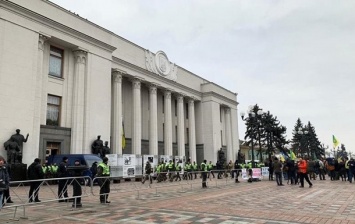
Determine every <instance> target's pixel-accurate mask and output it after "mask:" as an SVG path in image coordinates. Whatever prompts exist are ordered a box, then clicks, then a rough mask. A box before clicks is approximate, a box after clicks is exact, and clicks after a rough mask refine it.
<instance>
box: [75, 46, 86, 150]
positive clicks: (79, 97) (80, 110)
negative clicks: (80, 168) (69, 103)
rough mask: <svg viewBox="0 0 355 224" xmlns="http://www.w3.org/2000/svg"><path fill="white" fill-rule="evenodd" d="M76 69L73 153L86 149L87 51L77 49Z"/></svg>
mask: <svg viewBox="0 0 355 224" xmlns="http://www.w3.org/2000/svg"><path fill="white" fill-rule="evenodd" d="M73 52H74V58H75V71H74V87H73V91H74V93H73V97H74V99H73V118H72V132H71V133H72V139H71V153H72V154H81V153H83V151H84V142H83V140H84V108H85V105H84V104H85V100H84V99H85V98H84V97H85V86H84V84H85V65H86V57H87V52H86V51H83V50H75V51H73Z"/></svg>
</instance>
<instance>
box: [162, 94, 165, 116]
mask: <svg viewBox="0 0 355 224" xmlns="http://www.w3.org/2000/svg"><path fill="white" fill-rule="evenodd" d="M162 97H163V103H162V105H163V106H162V110H163V113H164V110H165V100H164V95H163V96H162Z"/></svg>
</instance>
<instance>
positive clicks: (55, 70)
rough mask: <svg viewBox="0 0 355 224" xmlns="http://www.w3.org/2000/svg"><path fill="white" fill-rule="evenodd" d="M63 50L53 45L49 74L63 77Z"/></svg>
mask: <svg viewBox="0 0 355 224" xmlns="http://www.w3.org/2000/svg"><path fill="white" fill-rule="evenodd" d="M62 68H63V50H62V49H59V48H56V47H53V46H51V48H50V55H49V75H52V76H55V77H60V78H61V77H62Z"/></svg>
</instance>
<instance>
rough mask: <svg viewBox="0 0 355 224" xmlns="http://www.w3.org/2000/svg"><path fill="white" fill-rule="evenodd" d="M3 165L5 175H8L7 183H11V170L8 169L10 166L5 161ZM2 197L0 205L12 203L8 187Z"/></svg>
mask: <svg viewBox="0 0 355 224" xmlns="http://www.w3.org/2000/svg"><path fill="white" fill-rule="evenodd" d="M4 163H5V167H6V170H7V173H8V174H9V181H11V168H10V164H8V163H7V162H6V161H4ZM3 194H4V195H3V197H2V204H7V203H14V202H13V201H12V200H11V196H10V187H8V188H7V189H6V190H4V193H3Z"/></svg>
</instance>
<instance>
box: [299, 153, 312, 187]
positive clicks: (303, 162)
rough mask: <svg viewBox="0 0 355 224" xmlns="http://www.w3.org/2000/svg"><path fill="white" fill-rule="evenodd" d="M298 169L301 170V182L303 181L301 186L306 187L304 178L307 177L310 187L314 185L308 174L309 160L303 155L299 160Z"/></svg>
mask: <svg viewBox="0 0 355 224" xmlns="http://www.w3.org/2000/svg"><path fill="white" fill-rule="evenodd" d="M298 170H299V174H300V182H301V186H300V187H301V188H303V187H304V179H306V181H307V183H308V184H309V187H312V186H313V184H312V183H311V181H310V180H309V178H308V174H307V160H306V159H304V158H303V157H301V158H300V160H299V162H298Z"/></svg>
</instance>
